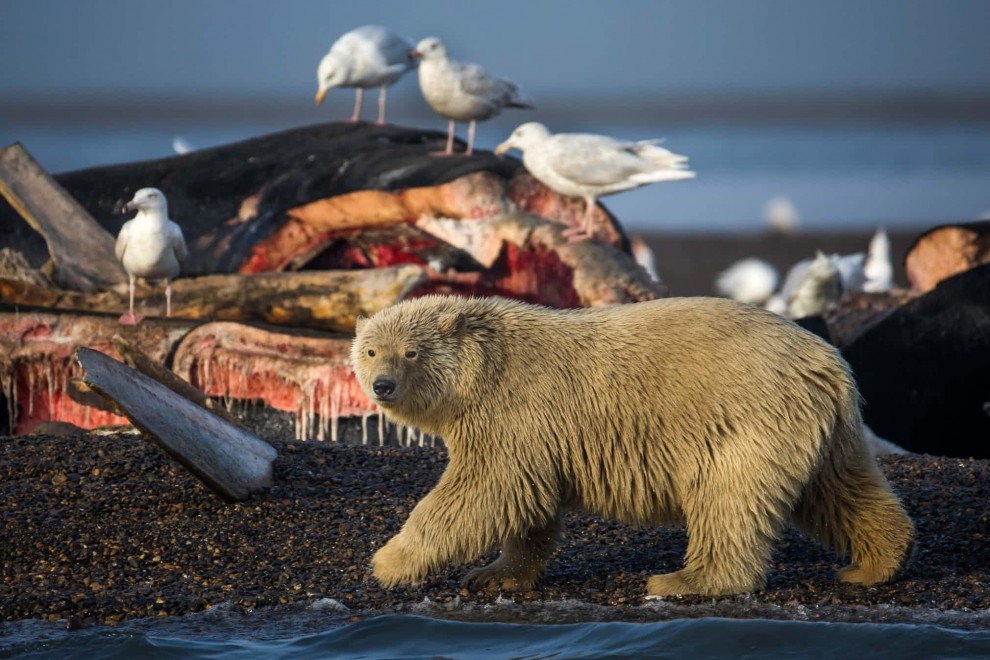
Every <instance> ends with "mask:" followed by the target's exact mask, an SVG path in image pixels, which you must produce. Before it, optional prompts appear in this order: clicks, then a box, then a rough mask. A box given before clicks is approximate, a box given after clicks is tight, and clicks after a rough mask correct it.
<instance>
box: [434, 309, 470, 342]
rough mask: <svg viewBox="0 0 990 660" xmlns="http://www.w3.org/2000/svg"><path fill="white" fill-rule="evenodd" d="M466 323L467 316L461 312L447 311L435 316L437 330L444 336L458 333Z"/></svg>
mask: <svg viewBox="0 0 990 660" xmlns="http://www.w3.org/2000/svg"><path fill="white" fill-rule="evenodd" d="M465 325H467V318H466V317H465V316H464V314H463V313H462V312H447V313H445V314H441V315H440V317H439V318H437V330H439V331H440V334H441V335H443V336H445V337H452V336H453V335H456V334H459V333H460V332H461V330H463V329H464V326H465Z"/></svg>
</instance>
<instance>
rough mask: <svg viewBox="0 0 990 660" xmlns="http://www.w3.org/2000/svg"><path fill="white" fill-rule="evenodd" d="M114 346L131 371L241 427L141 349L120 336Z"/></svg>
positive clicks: (200, 393)
mask: <svg viewBox="0 0 990 660" xmlns="http://www.w3.org/2000/svg"><path fill="white" fill-rule="evenodd" d="M113 345H114V346H115V347H116V348H117V352H118V353H120V357H121V359H122V360H123V362H124V364H126V365H127V366H128V367H130V368H131V369H135V370H137V371H140V372H141V373H143V374H144V375H145V376H148V377H149V378H152V379H154V380H156V381H158V382H159V383H161V384H162V385H164V386H165V387H167V388H168V389H170V390H172V391H173V392H175V393H176V394H178V395H179V396H181V397H183V398H185V399H187V400H189V401H191V402H192V403H195V404H196V405H197V406H201V407H203V408H206V409H207V410H209V411H210V412H212V413H213V414H214V415H216V416H217V417H220V418H222V419H223V420H225V421H226V422H228V423H230V424H233V425H235V426H239V424H238V423H237V420H235V419H234V418H233V417H231V415H230V414H229V413H228V412H227V411H226V410H224V408H223V406H221V405H219V404H217V402H216V401H215V400H214V399H211V398H209V397H208V396H206V395H205V394H203V392H202V391H201V390H197V389H196V388H195V387H193V386H192V385H191V384H190V383H189V382H188V381H185V380H182V379H181V378H179V377H178V376H176V375H175V374H174V373H172V372H171V371H169V370H168V369H166V368H165V367H164V366H163V365H161V364H159V363H158V362H155V361H154V360H152V359H151V358H149V357H148V356H147V355H145V354H144V353H142V352H141V349H139V348H137V347H136V346H134V344H132V343H130V342H129V341H127V340H126V339H124V338H123V337H121V336H120V335H114V337H113Z"/></svg>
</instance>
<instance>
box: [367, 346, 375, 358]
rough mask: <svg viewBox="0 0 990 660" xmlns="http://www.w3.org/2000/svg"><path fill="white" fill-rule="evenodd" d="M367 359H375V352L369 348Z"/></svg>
mask: <svg viewBox="0 0 990 660" xmlns="http://www.w3.org/2000/svg"><path fill="white" fill-rule="evenodd" d="M368 357H375V352H374V351H373V350H371V349H370V348H369V349H368Z"/></svg>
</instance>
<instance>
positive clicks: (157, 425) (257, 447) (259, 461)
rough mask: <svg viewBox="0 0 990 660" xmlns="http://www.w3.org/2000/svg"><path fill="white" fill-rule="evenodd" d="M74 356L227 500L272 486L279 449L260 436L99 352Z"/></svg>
mask: <svg viewBox="0 0 990 660" xmlns="http://www.w3.org/2000/svg"><path fill="white" fill-rule="evenodd" d="M76 359H77V360H78V362H79V364H80V366H82V368H83V369H84V370H85V371H86V375H85V376H84V378H83V380H84V381H85V382H86V384H87V385H89V386H90V387H91V388H92V389H93V390H95V391H97V392H99V393H100V394H102V395H103V396H104V397H106V398H108V399H110V400H111V401H113V402H114V403H115V404H116V405H117V406H118V407H119V408H120V410H121V411H123V412H124V414H125V415H126V416H127V418H128V419H130V420H131V422H132V423H133V424H134V425H135V426H136V427H137V428H139V429H140V430H141V431H142V433H144V435H145V437H146V438H147V439H148V440H150V441H151V442H153V443H154V444H156V445H158V446H159V447H160V448H161V449H162V450H163V451H165V452H166V453H167V454H169V455H170V456H172V457H173V458H175V459H176V460H177V461H178V462H179V463H181V464H182V465H183V466H185V468H186V469H188V470H189V471H190V472H191V473H192V474H193V475H195V476H196V477H197V478H199V479H200V480H201V481H202V482H203V483H204V484H206V486H207V487H209V488H210V489H211V490H213V491H214V492H215V493H217V494H218V495H219V496H220V497H222V498H223V499H225V500H227V501H231V502H236V501H240V500H243V499H244V498H246V497H248V496H249V495H250V494H251V493H253V492H255V491H257V490H260V489H262V488H266V487H268V486H270V485H271V484H272V464H273V463H274V461H275V458H276V456H277V452H276V451H275V448H274V447H272V446H271V445H269V444H268V443H267V442H265V441H264V440H262V439H261V438H258V437H257V436H255V435H253V434H251V433H249V432H248V431H245V430H244V429H243V428H241V427H239V426H235V425H234V424H231V423H230V422H227V421H226V420H223V419H221V418H220V417H217V416H216V415H214V414H213V413H211V412H210V411H208V410H206V409H205V408H203V407H201V406H198V405H196V404H195V403H193V402H191V401H189V400H188V399H186V398H185V397H183V396H181V395H180V394H177V393H176V392H173V391H172V390H170V389H169V388H168V387H165V386H164V385H162V384H161V383H159V382H158V381H156V380H154V379H152V378H150V377H148V376H146V375H145V374H143V373H141V372H139V371H136V370H134V369H131V368H130V367H128V366H127V365H125V364H123V363H121V362H118V361H117V360H114V359H113V358H110V357H107V356H106V355H104V354H103V353H100V352H99V351H94V350H91V349H88V348H80V349H78V350H77V351H76Z"/></svg>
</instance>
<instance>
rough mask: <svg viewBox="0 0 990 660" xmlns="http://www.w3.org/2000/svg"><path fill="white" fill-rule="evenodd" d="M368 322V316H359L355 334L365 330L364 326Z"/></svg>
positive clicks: (355, 325)
mask: <svg viewBox="0 0 990 660" xmlns="http://www.w3.org/2000/svg"><path fill="white" fill-rule="evenodd" d="M367 322H368V317H367V316H358V317H357V322H356V323H355V324H354V332H355V334H357V333H358V332H361V328H363V327H364V324H365V323H367Z"/></svg>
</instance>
